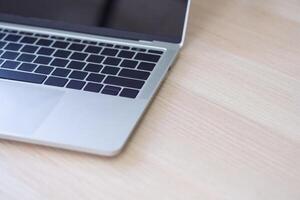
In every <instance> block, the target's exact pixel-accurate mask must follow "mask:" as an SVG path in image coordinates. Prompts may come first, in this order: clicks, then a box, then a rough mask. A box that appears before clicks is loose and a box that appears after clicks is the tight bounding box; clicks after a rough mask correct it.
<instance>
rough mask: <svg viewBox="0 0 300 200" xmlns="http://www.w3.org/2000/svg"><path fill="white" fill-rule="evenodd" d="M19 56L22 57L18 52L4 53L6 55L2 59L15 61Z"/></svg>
mask: <svg viewBox="0 0 300 200" xmlns="http://www.w3.org/2000/svg"><path fill="white" fill-rule="evenodd" d="M19 55H20V53H17V52H12V51H6V52H4V53H3V54H2V56H1V58H4V59H9V60H14V59H16V58H17V57H18V56H19Z"/></svg>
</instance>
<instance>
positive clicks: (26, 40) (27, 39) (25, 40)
mask: <svg viewBox="0 0 300 200" xmlns="http://www.w3.org/2000/svg"><path fill="white" fill-rule="evenodd" d="M36 41H37V38H34V37H28V36H27V37H23V39H22V40H21V41H20V42H21V43H25V44H33V43H35V42H36Z"/></svg>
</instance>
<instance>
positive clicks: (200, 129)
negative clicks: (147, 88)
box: [0, 0, 300, 200]
mask: <svg viewBox="0 0 300 200" xmlns="http://www.w3.org/2000/svg"><path fill="white" fill-rule="evenodd" d="M299 11H300V2H299V0H286V1H283V0H194V1H193V3H192V8H191V17H190V23H189V29H188V34H187V41H186V45H185V47H184V49H183V50H182V52H181V54H180V57H179V59H178V61H177V63H176V65H175V66H174V68H173V69H172V70H171V72H170V74H169V76H168V77H167V80H166V82H165V84H164V85H163V86H162V88H161V90H160V92H159V94H158V96H157V97H156V99H155V100H154V102H153V104H152V106H151V108H150V109H149V111H148V113H147V114H146V116H145V117H144V119H143V120H142V122H141V124H140V126H139V127H138V128H137V130H136V132H135V135H134V137H133V138H132V140H131V141H130V142H129V144H128V146H127V148H126V149H125V151H124V152H123V153H122V154H121V155H120V156H118V157H116V158H102V157H97V156H92V155H87V154H81V153H75V152H69V151H64V150H58V149H51V148H46V147H39V146H34V145H28V144H21V143H17V142H8V141H3V140H2V141H0V199H1V200H2V199H3V200H11V199H15V200H20V199H22V200H27V199H30V200H32V199H33V200H40V199H55V200H57V199H72V200H77V199H78V200H83V199H85V200H86V199H97V200H99V199H105V200H111V199H113V200H120V199H130V200H133V199H143V200H147V199H149V200H155V199H159V200H164V199H172V200H177V199H178V200H182V199H184V200H200V199H201V200H207V199H218V200H219V199H220V200H225V199H230V200H299V199H300V92H299V91H300V48H299V47H300V37H299V36H300V12H299Z"/></svg>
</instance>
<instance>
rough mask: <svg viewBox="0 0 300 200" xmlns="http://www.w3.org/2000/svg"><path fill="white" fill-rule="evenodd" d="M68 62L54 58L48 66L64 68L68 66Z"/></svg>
mask: <svg viewBox="0 0 300 200" xmlns="http://www.w3.org/2000/svg"><path fill="white" fill-rule="evenodd" d="M68 62H69V61H68V60H66V59H61V58H55V59H54V60H53V61H52V63H51V64H50V65H52V66H56V67H65V66H66V65H67V64H68Z"/></svg>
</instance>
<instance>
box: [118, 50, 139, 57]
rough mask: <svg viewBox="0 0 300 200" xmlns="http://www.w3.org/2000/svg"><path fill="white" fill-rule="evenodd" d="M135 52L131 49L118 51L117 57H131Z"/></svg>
mask: <svg viewBox="0 0 300 200" xmlns="http://www.w3.org/2000/svg"><path fill="white" fill-rule="evenodd" d="M134 54H135V52H133V51H120V53H119V54H118V57H120V58H133V56H134Z"/></svg>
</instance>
